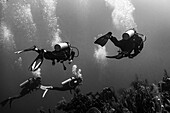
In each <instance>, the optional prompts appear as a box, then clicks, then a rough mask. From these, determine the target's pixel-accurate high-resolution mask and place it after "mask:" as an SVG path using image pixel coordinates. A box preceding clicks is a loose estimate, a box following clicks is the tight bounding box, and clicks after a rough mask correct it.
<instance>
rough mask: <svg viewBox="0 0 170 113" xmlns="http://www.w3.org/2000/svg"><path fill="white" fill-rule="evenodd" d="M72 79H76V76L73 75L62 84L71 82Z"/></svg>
mask: <svg viewBox="0 0 170 113" xmlns="http://www.w3.org/2000/svg"><path fill="white" fill-rule="evenodd" d="M72 79H75V77H71V78H69V79H67V80H65V81H63V82H62V83H61V84H62V85H65V84H67V83H68V82H70V81H71V80H72Z"/></svg>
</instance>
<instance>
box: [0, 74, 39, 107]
mask: <svg viewBox="0 0 170 113" xmlns="http://www.w3.org/2000/svg"><path fill="white" fill-rule="evenodd" d="M40 86H41V77H31V78H29V79H27V80H26V81H24V82H23V83H21V84H20V87H21V88H22V90H21V92H20V93H19V95H16V96H13V97H9V98H7V99H6V100H4V101H2V102H1V103H0V105H1V106H5V105H6V104H7V103H8V102H9V105H10V108H11V104H12V102H13V101H14V100H15V99H19V98H21V97H23V96H25V95H27V94H29V93H31V92H32V91H33V90H38V89H40Z"/></svg>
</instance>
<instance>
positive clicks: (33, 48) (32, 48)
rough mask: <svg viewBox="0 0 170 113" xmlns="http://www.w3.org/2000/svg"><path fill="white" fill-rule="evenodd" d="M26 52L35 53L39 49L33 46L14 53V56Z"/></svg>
mask: <svg viewBox="0 0 170 113" xmlns="http://www.w3.org/2000/svg"><path fill="white" fill-rule="evenodd" d="M27 51H36V52H38V51H39V49H38V48H37V47H36V46H35V45H34V46H33V47H31V48H28V49H24V50H20V51H16V52H14V53H15V54H20V53H23V52H27Z"/></svg>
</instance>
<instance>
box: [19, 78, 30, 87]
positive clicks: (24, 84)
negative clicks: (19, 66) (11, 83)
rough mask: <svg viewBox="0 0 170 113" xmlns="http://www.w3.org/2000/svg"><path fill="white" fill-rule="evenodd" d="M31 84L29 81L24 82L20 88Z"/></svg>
mask: <svg viewBox="0 0 170 113" xmlns="http://www.w3.org/2000/svg"><path fill="white" fill-rule="evenodd" d="M29 83H30V80H29V79H28V80H26V81H24V82H23V83H21V84H20V85H19V86H20V87H21V88H23V87H25V86H26V85H28V84H29Z"/></svg>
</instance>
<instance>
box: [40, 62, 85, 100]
mask: <svg viewBox="0 0 170 113" xmlns="http://www.w3.org/2000/svg"><path fill="white" fill-rule="evenodd" d="M76 68H77V66H76V65H73V68H72V72H73V74H74V76H72V77H70V78H68V79H67V80H65V81H63V82H62V83H61V85H62V86H61V87H53V86H43V85H42V86H41V89H42V90H45V92H44V94H43V96H42V97H44V96H45V94H46V92H47V91H48V90H57V91H69V90H70V93H71V94H72V90H73V91H74V93H77V91H78V90H77V89H78V86H80V85H82V84H83V83H82V82H83V77H82V74H81V69H79V70H78V71H77V72H76Z"/></svg>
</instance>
